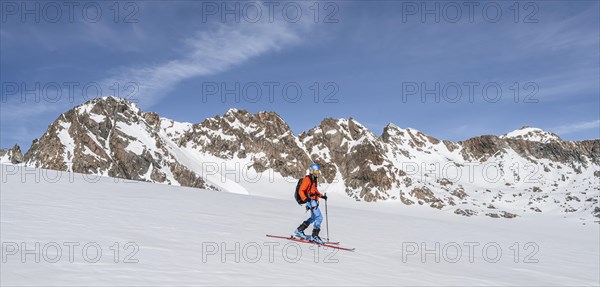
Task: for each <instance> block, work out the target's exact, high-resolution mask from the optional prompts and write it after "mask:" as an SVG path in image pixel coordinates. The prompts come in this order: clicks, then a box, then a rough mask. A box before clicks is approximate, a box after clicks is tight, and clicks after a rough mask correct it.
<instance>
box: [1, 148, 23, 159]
mask: <svg viewBox="0 0 600 287" xmlns="http://www.w3.org/2000/svg"><path fill="white" fill-rule="evenodd" d="M23 161H24V157H23V153H21V147H19V145H18V144H15V145H14V146H13V147H12V148H10V149H0V163H12V164H19V163H22V162H23Z"/></svg>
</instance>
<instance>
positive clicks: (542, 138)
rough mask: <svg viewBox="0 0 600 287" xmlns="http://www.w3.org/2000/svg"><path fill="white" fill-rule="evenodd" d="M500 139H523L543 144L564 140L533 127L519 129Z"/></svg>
mask: <svg viewBox="0 0 600 287" xmlns="http://www.w3.org/2000/svg"><path fill="white" fill-rule="evenodd" d="M500 138H503V139H506V138H509V139H521V140H526V141H534V142H541V143H548V142H560V141H562V139H561V138H560V137H559V136H558V135H556V134H554V133H552V132H548V131H545V130H542V129H540V128H535V127H531V126H527V125H526V126H523V127H521V128H519V129H516V130H514V131H512V132H509V133H506V134H503V135H501V136H500Z"/></svg>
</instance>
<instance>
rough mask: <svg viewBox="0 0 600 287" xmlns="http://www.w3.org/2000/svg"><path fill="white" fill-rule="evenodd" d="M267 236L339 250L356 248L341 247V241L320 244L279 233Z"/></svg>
mask: <svg viewBox="0 0 600 287" xmlns="http://www.w3.org/2000/svg"><path fill="white" fill-rule="evenodd" d="M267 237H272V238H279V239H287V240H291V241H295V242H301V243H308V244H315V245H318V246H323V247H328V248H334V249H339V250H344V251H354V250H355V248H347V247H341V246H339V245H338V244H339V242H326V243H323V244H319V243H316V242H314V241H310V240H306V239H301V238H296V237H293V236H278V235H270V234H267Z"/></svg>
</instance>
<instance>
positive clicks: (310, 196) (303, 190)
mask: <svg viewBox="0 0 600 287" xmlns="http://www.w3.org/2000/svg"><path fill="white" fill-rule="evenodd" d="M320 173H321V169H320V168H319V165H317V164H316V163H313V164H311V165H310V167H309V168H308V172H307V175H306V176H305V177H304V178H303V179H302V183H301V185H300V188H299V190H298V193H299V195H300V197H301V198H302V201H304V202H306V210H307V211H308V210H310V218H308V219H307V220H305V221H304V222H302V224H300V226H298V229H296V231H295V232H294V235H296V236H297V237H299V238H302V239H307V240H311V241H314V242H316V243H319V244H323V240H322V239H321V238H320V237H319V232H320V231H321V222H322V221H323V215H321V210H319V198H322V199H324V200H327V195H323V194H321V193H320V192H319V190H318V189H317V180H318V178H319V174H320ZM313 222H314V226H313V231H312V236H308V235H306V234H304V230H305V229H306V228H308V226H309V225H310V224H311V223H313Z"/></svg>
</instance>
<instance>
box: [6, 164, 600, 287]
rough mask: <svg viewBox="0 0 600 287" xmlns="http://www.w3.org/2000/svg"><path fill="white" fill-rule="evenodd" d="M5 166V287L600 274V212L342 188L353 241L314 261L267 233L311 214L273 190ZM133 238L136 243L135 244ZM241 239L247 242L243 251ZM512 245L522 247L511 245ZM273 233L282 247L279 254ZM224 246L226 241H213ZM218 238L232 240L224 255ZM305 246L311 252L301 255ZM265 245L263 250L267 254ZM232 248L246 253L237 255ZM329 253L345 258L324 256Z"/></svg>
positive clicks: (561, 280)
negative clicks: (456, 203) (385, 198)
mask: <svg viewBox="0 0 600 287" xmlns="http://www.w3.org/2000/svg"><path fill="white" fill-rule="evenodd" d="M1 167H2V177H1V178H2V180H1V188H0V199H1V200H0V202H1V206H0V207H1V208H0V212H1V223H0V227H1V235H0V237H1V241H2V255H3V261H2V265H1V269H0V278H1V281H0V283H1V284H0V285H3V286H4V285H11V286H19V285H29V286H35V285H43V286H49V285H54V286H56V285H59V286H91V285H95V286H98V285H102V286H105V285H128V286H136V285H137V286H140V285H146V286H149V285H153V286H157V285H261V286H264V285H395V286H397V285H496V286H497V285H513V286H514V285H520V286H528V285H530V286H531V285H537V286H551V285H593V286H598V285H599V284H600V278H599V272H598V270H599V268H600V262H599V260H600V259H599V258H600V251H599V249H600V247H599V242H600V238H599V234H600V232H599V231H600V225H599V224H597V223H591V222H588V223H587V224H582V223H580V222H579V221H577V220H576V219H571V218H566V219H563V218H561V220H557V219H558V217H557V216H556V217H555V216H552V215H544V216H542V215H539V216H536V215H531V216H528V217H519V218H515V219H512V220H502V219H494V218H489V217H462V216H451V215H449V214H445V213H434V212H430V210H431V209H430V208H429V207H426V206H416V205H413V206H406V205H402V204H401V203H398V202H385V203H377V204H373V203H366V202H352V201H349V200H342V197H344V195H343V194H337V193H332V194H331V195H330V200H329V201H330V203H329V206H328V213H329V222H330V223H331V228H330V234H331V238H332V240H339V241H341V242H342V245H344V246H350V247H356V248H357V250H356V252H337V253H334V252H333V251H332V250H327V249H318V250H319V256H318V258H317V260H316V262H315V250H317V249H315V248H314V247H312V248H311V246H310V245H300V244H296V243H290V244H288V243H289V242H287V241H283V240H275V239H270V238H266V237H265V234H267V233H272V234H279V235H288V234H290V233H291V231H292V230H293V229H294V228H295V227H296V226H297V225H298V224H299V223H300V222H301V221H302V220H303V219H304V218H305V217H306V214H305V213H304V211H303V209H302V208H300V207H298V206H297V205H296V204H295V202H294V201H293V200H292V199H291V197H290V198H289V199H277V198H265V197H259V196H252V195H243V194H234V193H225V192H217V191H208V190H199V189H194V188H185V187H178V186H169V185H163V184H153V183H142V182H133V181H127V182H124V181H123V180H116V179H112V178H108V177H96V176H89V175H88V176H85V175H82V174H68V173H66V172H56V171H48V170H41V169H37V170H33V169H31V168H28V169H27V170H26V172H25V171H22V170H19V169H18V167H16V166H9V165H1ZM36 178H37V180H36ZM292 185H293V183H292V184H290V189H292V188H293V187H292ZM346 198H347V197H346ZM325 229H326V228H325V227H324V228H323V235H324V234H325ZM36 242H38V243H40V247H39V248H38V251H33V253H38V254H40V262H39V263H36V262H35V258H34V255H33V254H28V255H24V256H25V263H22V262H21V259H22V258H21V256H22V255H23V254H24V253H23V252H21V251H22V250H18V251H16V252H13V251H14V250H13V249H10V248H13V247H15V244H16V246H17V247H18V248H19V249H22V248H21V247H23V246H22V245H21V244H25V246H24V247H26V248H27V249H33V248H34V247H35V243H36ZM69 242H71V243H69ZM115 242H116V243H118V244H119V245H118V248H117V247H116V245H115ZM129 242H132V243H135V245H133V244H131V245H127V247H126V244H127V243H129ZM236 242H237V243H239V244H240V245H239V248H238V250H237V252H236V251H235V247H236V245H235V244H236ZM436 242H439V243H440V248H439V249H438V251H439V252H434V253H438V254H441V255H445V256H442V257H441V258H440V260H439V263H438V262H436V260H435V258H434V255H432V254H429V255H426V257H425V260H424V262H423V261H422V258H421V256H420V255H422V254H423V253H422V252H416V254H415V255H408V253H407V252H403V250H408V248H409V247H414V246H418V247H419V249H422V248H421V244H422V243H424V244H426V246H424V247H426V248H427V249H434V248H435V243H436ZM469 242H472V243H473V242H475V243H478V244H479V246H475V247H474V251H475V252H474V255H473V258H472V261H473V262H470V260H469V254H468V253H469V252H468V251H469V249H468V247H467V246H468V245H465V244H470V243H469ZM516 242H518V243H519V248H518V249H519V250H520V253H519V256H515V255H514V252H513V250H511V246H512V247H513V249H515V243H516ZM75 243H77V244H79V245H78V246H74V252H73V256H72V257H73V262H72V263H71V262H69V255H68V251H69V249H68V247H66V246H68V244H71V245H73V244H75ZM527 243H530V244H529V245H526V244H527ZM65 244H66V245H65ZM85 244H88V247H89V246H92V247H93V246H96V247H99V248H100V250H102V256H101V257H100V258H99V261H98V262H96V263H89V262H86V258H87V259H88V260H90V259H94V257H96V253H95V249H94V248H88V249H87V252H86V253H85V254H86V255H87V256H88V257H84V255H83V253H82V249H83V246H84V245H85ZM265 244H272V245H271V246H274V247H273V252H269V247H268V246H269V245H265ZM275 244H278V245H275ZM286 244H288V245H286ZM415 244H416V245H415ZM455 244H456V245H458V246H462V247H461V250H462V253H461V254H462V256H461V257H460V258H459V260H458V262H455V263H452V262H450V261H453V260H452V259H453V258H455V257H456V256H455V255H456V254H457V249H456V248H455V247H456V245H455ZM473 244H474V243H473ZM485 244H488V246H491V245H494V246H497V247H499V248H500V249H501V250H502V255H501V257H500V259H499V261H498V262H496V263H490V262H487V261H486V259H488V260H491V259H493V258H494V257H496V256H495V255H496V253H495V249H493V248H491V249H488V251H489V252H488V253H485V254H487V255H486V256H487V257H484V256H483V253H482V249H483V246H484V245H485ZM495 244H497V245H495ZM56 245H58V246H62V248H61V251H62V253H63V254H62V257H60V260H58V262H56V263H50V262H48V261H52V260H47V259H52V258H54V257H55V256H54V255H55V253H56V251H55V250H57V248H53V247H52V246H54V247H56ZM44 246H46V247H47V248H44ZM135 246H137V247H139V249H138V250H137V251H136V250H135ZM215 246H216V247H218V248H219V250H214V249H212V248H214V247H215ZM403 246H404V248H403ZM444 246H445V247H446V248H444ZM525 246H528V248H525ZM536 246H537V248H538V249H537V251H536V248H535V247H536ZM222 247H225V248H227V249H229V250H233V251H231V252H230V254H228V255H225V258H224V259H225V260H222V259H223V258H222V257H221V256H222V255H223V254H224V253H223V252H221V251H222V250H221V249H222ZM244 247H246V248H244ZM111 248H112V249H111ZM286 248H287V249H286ZM296 248H298V249H299V250H301V252H302V253H301V256H299V257H298V256H297V250H298V249H296ZM115 249H118V250H120V252H119V254H118V256H117V258H118V259H119V262H118V263H115V262H114V255H115V252H114V250H115ZM44 250H45V251H44ZM257 250H261V256H260V257H257V256H256V255H257ZM209 251H215V252H209ZM244 251H245V252H244ZM285 251H287V252H285ZM419 251H420V250H419ZM132 252H134V253H133V256H132V257H131V258H128V260H129V261H131V260H138V262H137V263H125V262H123V261H124V260H125V259H126V258H125V257H127V256H128V255H131V254H132ZM13 253H14V254H13ZM236 253H237V254H239V256H240V258H239V262H235V261H236V260H235V254H236ZM532 253H533V254H532ZM269 254H272V257H270V256H269ZM284 255H286V256H287V257H285V256H284ZM403 255H404V256H405V257H406V258H405V259H406V260H403ZM528 255H532V256H530V258H526V257H528ZM203 257H204V258H203ZM516 259H518V263H517V262H515V260H516ZM296 260H297V262H295V263H294V262H288V261H296ZM331 260H337V262H335V261H334V262H325V261H331ZM526 260H527V261H535V260H537V261H538V262H537V263H534V262H530V263H525V262H524V261H526ZM91 261H93V260H91ZM254 261H256V262H254ZM302 273H308V275H306V276H303V275H302Z"/></svg>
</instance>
